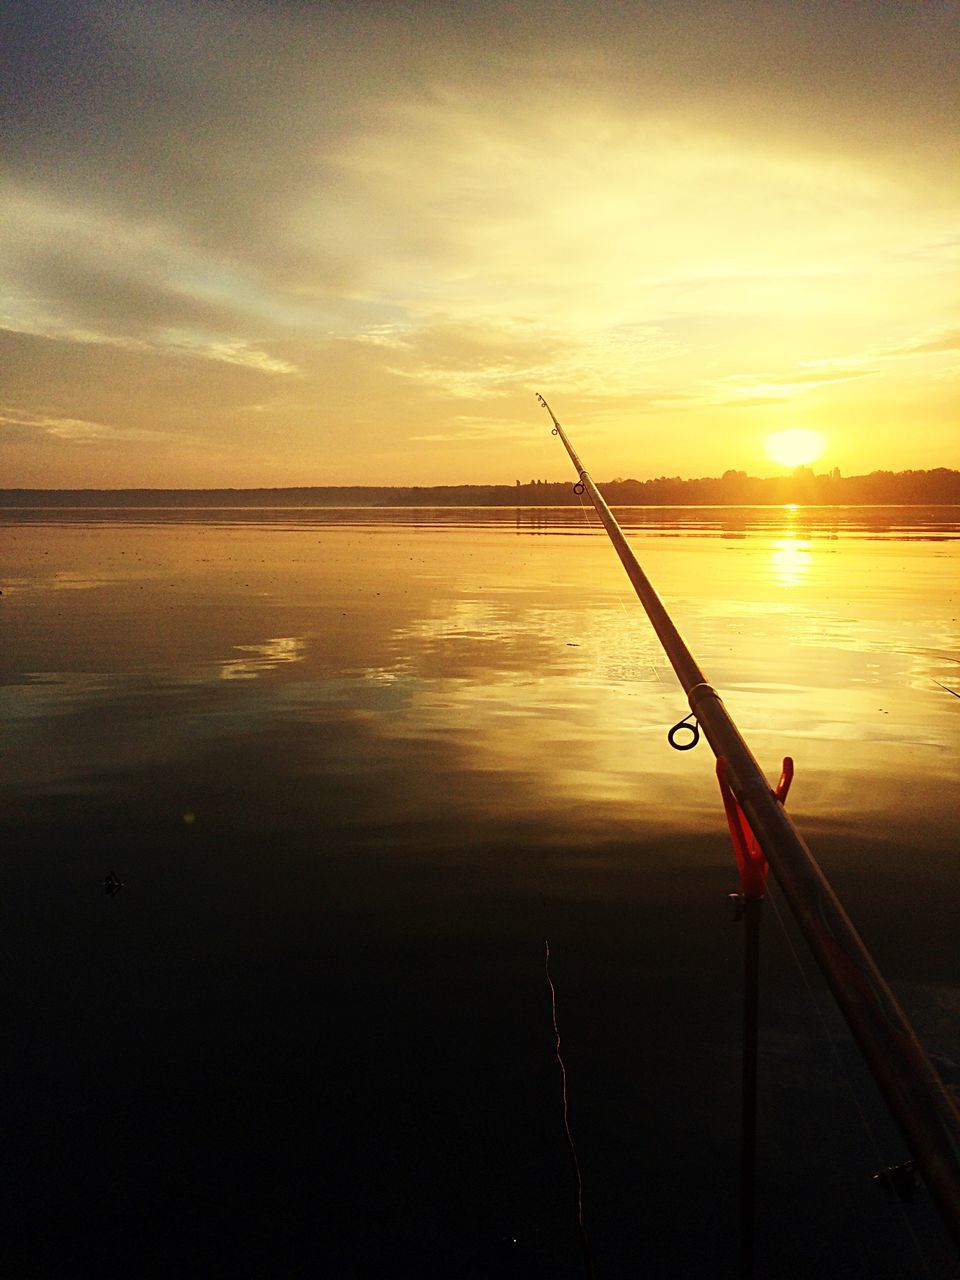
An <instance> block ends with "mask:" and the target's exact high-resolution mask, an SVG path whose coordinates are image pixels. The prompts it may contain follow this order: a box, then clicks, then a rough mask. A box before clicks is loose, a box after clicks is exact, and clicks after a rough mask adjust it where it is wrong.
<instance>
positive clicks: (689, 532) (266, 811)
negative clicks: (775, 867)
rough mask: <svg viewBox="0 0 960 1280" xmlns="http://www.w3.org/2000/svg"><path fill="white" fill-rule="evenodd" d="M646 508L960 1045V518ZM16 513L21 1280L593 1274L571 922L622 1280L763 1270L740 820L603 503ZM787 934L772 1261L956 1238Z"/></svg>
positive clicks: (598, 1217) (715, 659)
mask: <svg viewBox="0 0 960 1280" xmlns="http://www.w3.org/2000/svg"><path fill="white" fill-rule="evenodd" d="M625 517H626V518H625V524H626V525H627V526H628V528H630V529H632V532H631V535H630V536H631V540H632V542H633V544H634V546H635V548H636V550H637V552H638V554H639V556H640V559H641V561H642V563H643V564H644V566H645V567H646V569H647V571H648V573H649V575H650V577H651V578H652V580H653V582H654V583H655V585H656V586H657V587H658V588H659V590H660V592H661V594H662V595H663V597H664V599H665V601H666V602H667V604H668V607H669V608H670V609H671V611H672V613H673V615H674V617H675V620H676V621H677V623H678V625H679V627H680V629H681V631H682V632H683V633H684V636H685V638H686V639H687V641H688V643H689V644H690V647H691V648H692V650H693V652H694V653H695V654H696V656H697V657H698V659H699V660H700V663H701V665H702V666H703V667H704V669H705V671H706V673H707V675H708V677H709V678H710V679H711V680H712V681H713V682H714V683H715V684H716V685H717V687H718V688H719V689H720V690H721V692H722V693H723V695H724V697H725V701H726V702H727V705H728V707H729V709H730V710H731V712H732V714H733V715H734V717H735V718H736V720H737V721H738V723H739V724H740V727H741V729H742V730H743V732H744V734H745V735H746V737H747V738H748V740H749V741H750V743H751V746H752V747H753V749H754V752H755V754H756V755H757V756H758V758H759V759H760V760H761V762H762V763H763V764H764V765H765V767H767V769H768V771H769V773H770V774H771V776H774V777H775V775H776V773H777V771H778V769H779V761H780V757H781V756H782V755H783V754H786V753H788V752H789V753H790V754H792V755H793V756H794V757H795V759H796V762H797V777H796V781H795V783H794V789H793V792H792V793H791V797H790V807H791V809H792V811H793V812H794V814H795V817H796V818H797V821H798V824H799V826H800V828H801V830H802V831H803V832H804V834H805V835H806V836H807V838H808V841H809V843H810V844H811V846H812V847H813V849H814V851H815V853H816V854H817V856H818V858H819V860H820V861H821V863H822V864H823V866H824V868H825V869H826V871H827V873H828V874H829V876H830V877H831V879H832V881H833V883H834V885H835V887H836V888H837V889H838V891H839V892H840V894H841V896H842V897H843V899H844V901H845V903H846V906H847V908H848V910H849V912H850V914H851V915H852V917H853V919H854V920H855V922H856V923H857V925H858V927H859V928H860V931H861V933H862V934H863V935H864V937H865V939H866V941H867V943H868V945H869V946H870V947H871V949H872V950H873V952H874V955H875V957H876V959H877V961H878V963H879V964H880V966H881V968H882V969H883V970H884V972H885V974H886V976H887V977H888V979H889V980H890V982H891V983H892V985H893V986H894V988H895V990H896V992H897V994H898V995H899V997H900V998H901V1000H902V1002H903V1004H904V1006H905V1008H906V1010H907V1012H908V1014H909V1015H910V1016H911V1017H912V1018H913V1019H914V1020H915V1022H916V1025H917V1027H918V1030H919V1031H920V1033H921V1035H922V1036H923V1038H924V1039H925V1041H926V1043H927V1045H928V1047H929V1049H930V1050H931V1051H932V1052H933V1053H934V1054H936V1055H937V1056H938V1064H939V1065H940V1066H941V1068H942V1070H943V1072H944V1075H945V1076H946V1077H947V1078H948V1079H949V1080H951V1081H952V1082H955V1083H957V1082H960V1068H958V1067H957V1066H956V1063H957V1062H958V1061H960V954H958V944H957V938H958V937H960V893H958V890H960V863H958V840H957V833H958V820H957V795H958V783H960V745H958V744H960V698H958V697H956V696H954V695H953V694H951V693H950V692H948V690H949V689H950V688H952V689H954V690H958V691H960V599H958V589H960V574H958V568H960V564H958V561H960V541H958V537H960V525H958V519H960V512H958V511H957V510H956V509H950V508H946V509H945V508H940V509H933V510H924V511H920V510H912V509H902V508H901V509H891V508H885V509H878V510H874V511H865V510H864V509H848V510H847V511H830V510H826V509H822V510H820V511H804V510H799V511H790V510H776V509H766V510H765V511H762V512H752V513H751V512H749V511H727V512H723V511H721V512H716V511H714V512H709V511H707V510H706V509H696V510H687V511H685V512H662V513H657V512H655V511H653V510H651V509H649V508H648V509H644V510H642V511H639V510H637V511H634V512H630V513H625ZM0 525H2V530H0V532H2V536H3V544H4V549H5V554H4V581H3V583H2V588H3V598H2V602H0V634H2V656H0V680H2V685H0V702H2V708H3V727H2V761H0V764H2V770H0V800H2V809H0V824H2V828H3V835H4V849H5V853H4V856H3V860H2V864H0V865H2V868H3V894H2V899H0V901H2V907H0V910H2V934H0V936H2V938H3V946H4V961H5V971H6V981H5V983H4V984H3V1003H4V1017H3V1027H4V1045H5V1054H4V1059H5V1068H4V1077H5V1079H4V1086H3V1089H2V1091H0V1106H2V1109H3V1113H4V1123H3V1135H4V1136H3V1149H4V1155H5V1164H6V1171H7V1172H6V1178H5V1188H6V1189H5V1192H4V1195H3V1224H2V1225H3V1230H2V1232H0V1273H2V1274H4V1275H10V1276H14V1277H87V1276H90V1277H107V1276H129V1277H141V1276H142V1277H151V1276H158V1277H159V1276H164V1277H168V1276H189V1275H197V1276H223V1277H261V1276H264V1277H266V1276H270V1277H274V1276H311V1277H313V1276H330V1277H340V1276H343V1277H390V1276H418V1277H420V1276H422V1277H434V1276H436V1277H465V1278H466V1277H499V1276H542V1277H567V1276H571V1277H573V1276H578V1275H581V1274H583V1272H582V1267H581V1264H580V1258H579V1248H578V1240H577V1233H576V1229H575V1216H574V1204H573V1186H572V1179H571V1172H570V1167H569V1163H568V1158H567V1152H566V1147H565V1144H564V1138H563V1128H562V1119H561V1114H560V1102H559V1076H558V1070H557V1064H556V1061H555V1059H554V1057H553V1038H552V1029H551V1023H550V1004H549V991H548V988H547V984H546V978H545V973H544V939H545V938H549V940H550V947H551V952H552V958H551V971H552V974H553V978H554V981H555V983H556V987H557V994H558V1003H559V1019H560V1027H561V1031H562V1034H563V1044H564V1050H565V1058H566V1064H567V1069H568V1072H569V1078H570V1092H571V1121H572V1125H573V1130H574V1134H575V1138H576V1143H577V1149H578V1152H579V1156H580V1163H581V1166H582V1171H583V1179H584V1205H585V1212H586V1217H587V1222H588V1226H589V1230H590V1235H591V1239H592V1242H593V1246H594V1251H595V1255H596V1269H597V1275H598V1276H599V1277H601V1278H604V1280H605V1278H608V1277H609V1278H611V1280H612V1278H614V1277H633V1276H640V1275H650V1276H657V1277H661V1276H678V1277H682V1276H718V1277H723V1276H732V1275H734V1274H735V1259H736V1180H737V1125H738V1089H739V1034H740V1032H739V983H740V962H741V951H740V945H741V942H742V937H741V934H740V931H739V929H738V927H737V926H735V925H734V924H732V923H731V922H730V919H729V916H728V914H727V911H726V905H725V895H726V893H727V892H728V891H729V890H731V889H733V888H735V887H736V883H735V875H734V873H733V864H732V855H731V853H730V850H729V847H728V842H727V837H726V833H725V827H724V822H723V815H722V810H721V807H720V802H719V795H718V793H717V791H716V783H715V780H714V777H713V767H712V764H713V762H712V758H711V757H710V755H709V751H708V749H707V748H706V746H705V745H702V746H701V747H700V748H698V749H697V750H696V751H692V752H689V753H686V754H679V753H674V752H672V751H670V750H669V748H668V747H667V745H666V741H665V737H664V734H665V730H666V728H668V727H669V726H670V725H671V724H673V723H674V722H675V721H676V720H679V719H680V718H681V717H682V715H683V714H684V710H685V708H684V702H683V696H682V694H681V693H680V691H679V689H678V687H677V685H676V683H675V681H674V678H673V676H672V673H671V672H670V670H669V667H668V666H667V664H666V662H665V660H664V659H663V657H662V655H661V654H660V652H659V649H658V647H657V643H656V640H655V638H654V637H653V635H652V632H651V631H650V630H649V627H648V624H647V623H646V620H645V618H644V616H643V613H642V610H640V608H639V606H638V605H636V603H635V602H634V601H633V600H632V599H631V597H630V594H629V584H628V583H627V582H626V579H625V578H624V577H623V574H622V570H621V569H620V566H619V564H618V563H617V561H616V558H615V556H614V554H613V551H612V550H611V548H610V547H609V545H608V544H607V543H606V541H605V539H604V538H602V537H601V536H599V535H597V534H596V532H595V531H594V532H591V530H590V528H589V527H588V526H587V525H585V523H584V518H583V516H582V515H581V514H580V513H579V512H569V511H562V512H559V511H558V512H539V513H532V512H530V511H523V512H520V513H517V514H516V515H515V516H514V515H513V513H510V514H509V515H508V516H507V517H504V515H503V513H501V512H497V513H496V514H495V515H493V516H492V515H491V513H490V512H477V513H470V512H460V513H456V516H455V518H454V513H450V512H444V513H443V515H442V517H440V516H438V515H437V513H429V512H428V513H411V512H404V513H403V514H402V517H401V516H399V515H398V514H397V513H393V512H380V513H377V514H373V515H372V514H371V513H370V512H363V513H351V512H342V513H338V514H336V515H335V516H331V513H329V512H324V513H323V514H322V517H319V516H317V515H316V513H296V512H294V513H291V512H288V511H285V512H283V513H279V514H278V513H249V512H244V513H242V514H238V513H233V514H231V513H218V514H217V516H216V518H211V515H210V513H208V512H204V513H202V516H201V518H200V519H199V520H198V521H197V522H196V523H193V522H192V521H191V518H190V514H189V513H184V512H177V513H176V514H175V515H174V516H171V515H170V514H169V513H166V514H158V513H143V512H137V513H136V514H135V516H134V515H132V514H131V516H130V518H129V519H124V518H118V517H117V515H116V513H109V515H108V514H105V513H100V514H99V515H98V514H96V513H94V514H91V513H89V512H84V513H57V514H55V515H51V513H50V512H44V513H42V515H37V516H36V517H31V516H30V515H29V514H24V513H5V514H2V513H0ZM937 682H939V684H938V683H937ZM941 686H947V688H946V689H945V688H943V687H941ZM111 868H113V869H115V870H116V872H117V873H118V875H119V876H120V878H121V879H122V880H123V881H124V885H125V887H124V888H123V890H122V891H121V892H120V893H119V894H118V895H117V896H116V897H114V898H108V897H107V896H106V895H105V893H104V891H103V878H104V876H105V875H106V873H107V871H108V870H110V869H111ZM774 892H775V891H774ZM775 901H776V899H775ZM778 905H779V904H778ZM783 910H784V911H785V908H783ZM792 946H795V947H796V948H797V952H798V954H799V958H800V960H801V961H802V967H803V971H802V972H801V970H800V968H798V964H797V961H796V959H795V957H794V955H793V953H792V949H791V948H792ZM763 968H764V973H763V989H762V998H763V1012H762V1036H761V1068H760V1070H761V1099H760V1175H759V1176H760V1187H761V1190H760V1202H759V1215H760V1228H759V1236H758V1260H759V1266H758V1274H760V1275H767V1276H777V1277H808V1276H809V1277H813V1276H843V1277H854V1278H859V1277H863V1278H864V1280H867V1278H871V1280H872V1278H876V1277H895V1276H914V1275H916V1276H923V1275H934V1276H944V1275H949V1274H953V1273H954V1272H953V1270H952V1264H951V1263H950V1261H949V1258H950V1253H949V1246H947V1245H946V1244H945V1242H944V1238H943V1234H942V1232H941V1230H940V1228H939V1225H938V1223H937V1221H936V1219H935V1217H934V1215H933V1213H932V1211H931V1209H930V1206H929V1203H928V1201H927V1197H926V1194H925V1192H923V1191H922V1190H921V1191H920V1192H919V1194H918V1198H917V1200H916V1202H915V1203H914V1204H913V1205H911V1206H906V1207H905V1208H903V1209H901V1207H900V1205H899V1203H898V1202H897V1201H896V1200H893V1199H891V1198H889V1197H888V1196H887V1195H885V1194H884V1193H883V1192H882V1191H880V1190H878V1189H877V1188H876V1187H875V1186H874V1185H873V1184H872V1182H871V1180H870V1179H871V1174H872V1173H873V1172H874V1171H875V1170H876V1169H877V1168H878V1167H879V1166H881V1165H884V1164H887V1163H891V1162H893V1161H896V1160H898V1159H901V1158H903V1155H904V1152H903V1150H902V1147H901V1145H900V1142H899V1139H898V1138H897V1137H896V1136H895V1135H894V1134H893V1132H892V1130H891V1127H890V1125H889V1122H888V1121H887V1120H886V1118H885V1115H884V1111H883V1107H882V1104H881V1103H880V1102H879V1100H878V1098H877V1097H876V1095H875V1092H874V1090H873V1086H872V1084H871V1083H870V1081H869V1079H867V1078H866V1075H865V1072H864V1070H863V1069H862V1068H861V1066H860V1065H859V1061H858V1057H857V1054H856V1051H855V1050H854V1048H853V1047H852V1046H851V1044H850V1042H849V1040H848V1038H847V1036H846V1034H845V1032H844V1029H843V1027H842V1024H841V1023H840V1021H839V1019H838V1017H837V1015H836V1014H835V1013H834V1011H833V1009H832V1007H831V1004H830V1000H829V997H828V996H827V995H826V994H825V992H824V990H823V986H822V983H821V982H820V981H819V978H818V976H817V975H816V973H815V972H814V969H813V967H812V964H811V962H810V961H809V960H808V958H807V956H806V953H805V951H804V950H803V947H802V944H801V943H799V942H798V941H796V939H795V936H794V933H793V931H792V929H791V928H790V926H789V924H787V927H786V930H784V929H782V928H781V925H780V923H779V922H778V918H777V914H776V912H775V911H774V910H772V909H771V908H770V907H768V909H767V912H766V919H765V921H764V938H763ZM808 984H809V985H808ZM925 1267H926V1270H925V1269H924V1268H925Z"/></svg>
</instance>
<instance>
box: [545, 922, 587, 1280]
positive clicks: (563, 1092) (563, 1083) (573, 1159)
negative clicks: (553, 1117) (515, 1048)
mask: <svg viewBox="0 0 960 1280" xmlns="http://www.w3.org/2000/svg"><path fill="white" fill-rule="evenodd" d="M543 941H544V946H545V948H546V950H545V953H544V958H543V969H544V973H545V974H546V976H547V986H548V987H549V988H550V1016H551V1019H552V1021H553V1036H554V1043H553V1051H554V1053H555V1054H556V1057H557V1062H558V1063H559V1064H560V1103H561V1113H562V1115H563V1131H564V1133H565V1134H566V1139H567V1148H568V1150H569V1152H570V1163H571V1165H572V1166H573V1177H574V1182H575V1184H576V1191H577V1229H578V1231H579V1232H580V1247H581V1249H582V1250H583V1262H584V1266H585V1268H586V1272H587V1275H588V1276H589V1277H591V1280H592V1278H593V1277H594V1275H595V1274H596V1273H595V1272H594V1269H593V1256H592V1254H591V1251H590V1241H589V1240H588V1238H587V1229H586V1226H585V1225H584V1221H583V1177H582V1176H581V1173H580V1161H579V1159H578V1158H577V1148H576V1145H575V1143H574V1141H573V1131H572V1129H571V1128H570V1102H569V1097H568V1094H567V1068H566V1064H565V1063H564V1061H563V1054H562V1052H561V1050H560V1027H559V1025H558V1024H557V989H556V987H555V986H554V985H553V979H552V978H551V976H550V941H549V939H547V938H544V940H543Z"/></svg>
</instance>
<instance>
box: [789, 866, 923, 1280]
mask: <svg viewBox="0 0 960 1280" xmlns="http://www.w3.org/2000/svg"><path fill="white" fill-rule="evenodd" d="M767 898H768V899H769V901H770V904H771V906H772V907H773V913H774V915H775V916H776V917H777V923H778V924H779V926H780V932H781V933H782V934H783V937H784V939H785V941H786V944H787V948H788V950H789V951H790V954H791V955H792V956H793V961H794V964H795V965H796V966H797V971H798V972H799V974H800V977H801V979H802V981H803V985H804V987H805V988H806V991H807V996H808V997H809V999H810V1003H811V1005H812V1006H813V1009H814V1012H815V1013H816V1015H817V1020H818V1021H819V1023H820V1027H821V1029H822V1031H823V1034H824V1036H825V1037H826V1040H827V1043H828V1045H829V1046H830V1056H831V1057H832V1058H833V1062H834V1067H835V1069H836V1071H837V1073H838V1075H839V1077H840V1079H841V1080H842V1082H843V1085H844V1088H845V1089H846V1091H847V1094H848V1095H849V1097H850V1101H851V1102H852V1103H853V1106H854V1109H855V1111H856V1113H857V1115H858V1116H859V1118H860V1123H861V1125H862V1126H863V1131H864V1133H865V1134H866V1137H867V1142H868V1144H869V1146H870V1149H871V1150H872V1152H873V1155H874V1159H875V1160H876V1164H877V1169H883V1168H884V1166H885V1165H887V1164H888V1163H889V1161H888V1160H887V1158H886V1157H885V1156H884V1154H883V1152H882V1151H881V1150H880V1144H879V1142H878V1141H877V1137H876V1134H875V1133H874V1131H873V1128H872V1126H871V1124H870V1121H869V1119H868V1117H867V1114H866V1112H865V1111H864V1109H863V1106H862V1104H861V1102H860V1098H859V1096H858V1095H857V1091H856V1089H855V1088H854V1086H853V1081H852V1080H851V1079H850V1075H849V1073H848V1071H847V1068H846V1067H845V1066H844V1063H843V1059H842V1058H841V1056H840V1046H839V1045H838V1043H837V1040H836V1037H835V1036H834V1034H833V1032H832V1031H831V1030H830V1027H829V1025H828V1023H827V1019H826V1016H825V1014H824V1012H823V1008H822V1007H821V1004H820V1001H819V1000H818V999H817V995H816V992H815V991H814V989H813V983H812V982H811V981H810V978H809V975H808V974H807V971H806V969H805V968H804V966H803V962H802V960H801V959H800V955H799V952H798V951H797V948H796V947H795V946H794V942H793V939H792V938H791V936H790V933H789V930H788V929H787V924H786V921H785V919H784V917H783V914H782V913H781V911H780V906H779V903H778V902H777V894H775V893H774V892H773V885H772V883H771V882H770V881H769V880H768V881H767ZM891 1195H892V1196H893V1198H894V1199H895V1201H896V1206H897V1210H898V1211H899V1214H900V1219H901V1221H902V1223H903V1225H904V1227H905V1228H906V1232H907V1235H908V1236H909V1238H910V1242H911V1244H912V1245H913V1249H914V1253H915V1254H916V1257H917V1261H918V1262H919V1263H920V1266H921V1267H922V1268H923V1271H924V1273H925V1274H926V1275H928V1276H930V1277H933V1274H934V1273H933V1268H932V1267H931V1265H930V1261H929V1259H928V1258H927V1256H926V1254H925V1253H924V1251H923V1248H922V1246H921V1244H920V1240H919V1237H918V1236H917V1233H916V1231H915V1229H914V1225H913V1223H912V1222H911V1221H910V1216H909V1214H908V1213H907V1210H906V1207H905V1205H904V1203H903V1200H902V1199H901V1198H900V1195H899V1193H898V1192H897V1191H896V1189H895V1188H891Z"/></svg>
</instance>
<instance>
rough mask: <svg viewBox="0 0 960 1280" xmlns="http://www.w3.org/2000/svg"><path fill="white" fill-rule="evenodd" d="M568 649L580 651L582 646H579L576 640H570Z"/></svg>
mask: <svg viewBox="0 0 960 1280" xmlns="http://www.w3.org/2000/svg"><path fill="white" fill-rule="evenodd" d="M567 648H568V649H579V648H580V646H579V644H578V643H577V642H576V641H575V640H568V641H567Z"/></svg>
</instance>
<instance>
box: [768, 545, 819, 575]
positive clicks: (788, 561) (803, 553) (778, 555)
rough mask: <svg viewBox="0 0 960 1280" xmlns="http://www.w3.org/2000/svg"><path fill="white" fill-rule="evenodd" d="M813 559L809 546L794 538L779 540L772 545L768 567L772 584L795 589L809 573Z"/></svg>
mask: <svg viewBox="0 0 960 1280" xmlns="http://www.w3.org/2000/svg"><path fill="white" fill-rule="evenodd" d="M812 563H813V557H812V555H811V554H810V544H809V543H808V542H801V541H799V540H798V539H797V538H796V537H788V538H780V539H778V540H777V541H775V542H774V543H773V544H772V550H771V552H770V567H771V570H772V577H773V580H774V582H776V583H777V584H778V585H780V586H783V587H795V586H797V584H798V583H800V582H802V581H803V579H804V577H805V576H806V575H807V574H808V573H809V571H810V566H811V564H812Z"/></svg>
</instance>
